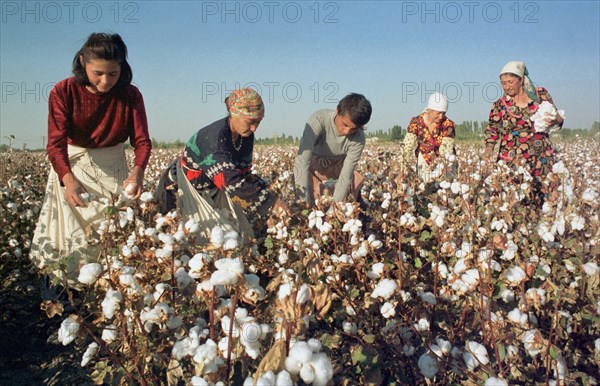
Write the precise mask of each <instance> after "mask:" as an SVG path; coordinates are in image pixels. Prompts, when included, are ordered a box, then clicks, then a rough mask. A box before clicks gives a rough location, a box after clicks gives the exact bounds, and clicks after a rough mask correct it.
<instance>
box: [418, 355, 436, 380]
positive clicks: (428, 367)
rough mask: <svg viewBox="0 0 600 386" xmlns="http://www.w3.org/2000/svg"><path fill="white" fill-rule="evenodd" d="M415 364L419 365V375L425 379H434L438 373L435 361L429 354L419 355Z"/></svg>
mask: <svg viewBox="0 0 600 386" xmlns="http://www.w3.org/2000/svg"><path fill="white" fill-rule="evenodd" d="M417 364H418V365H419V370H420V371H421V374H423V376H424V377H425V378H429V379H431V378H433V377H435V374H436V373H437V372H438V363H437V360H436V359H435V358H434V357H433V356H431V355H430V354H423V355H421V356H420V357H419V361H418V362H417Z"/></svg>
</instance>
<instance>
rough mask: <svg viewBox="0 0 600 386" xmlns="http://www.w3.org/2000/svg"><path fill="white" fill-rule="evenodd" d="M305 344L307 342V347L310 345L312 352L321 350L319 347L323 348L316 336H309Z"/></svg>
mask: <svg viewBox="0 0 600 386" xmlns="http://www.w3.org/2000/svg"><path fill="white" fill-rule="evenodd" d="M306 344H308V347H310V349H311V350H312V351H313V352H314V353H315V352H319V351H321V349H322V348H323V345H322V344H321V341H320V340H318V339H316V338H310V339H309V340H308V342H306Z"/></svg>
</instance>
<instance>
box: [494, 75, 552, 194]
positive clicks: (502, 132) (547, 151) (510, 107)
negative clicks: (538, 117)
mask: <svg viewBox="0 0 600 386" xmlns="http://www.w3.org/2000/svg"><path fill="white" fill-rule="evenodd" d="M536 92H537V95H538V97H539V99H540V103H541V102H543V101H548V102H550V103H552V105H554V102H553V101H552V98H551V97H550V94H548V91H546V89H544V88H541V87H538V88H537V89H536ZM538 107H539V103H536V102H534V101H531V100H530V101H529V103H528V105H527V106H526V107H519V106H517V105H516V104H515V103H514V100H513V99H512V98H510V97H509V96H503V97H502V98H500V99H498V100H497V101H496V102H494V105H493V106H492V110H491V111H490V118H489V125H488V127H487V129H486V130H485V144H486V148H488V149H491V148H493V147H495V146H496V145H497V144H498V143H499V145H500V149H499V152H498V157H497V160H503V161H504V162H506V164H507V165H509V166H510V167H512V168H513V169H517V168H518V167H519V166H520V165H522V164H525V165H527V167H528V168H529V172H530V173H531V175H532V176H533V177H534V179H535V180H536V181H537V183H538V184H539V183H541V181H542V180H544V178H545V177H546V175H547V174H548V173H549V172H550V171H551V170H552V165H553V164H554V152H555V150H554V148H553V147H552V143H551V142H550V139H549V137H548V133H537V132H536V131H535V129H534V125H533V122H532V121H531V119H530V117H531V116H532V115H533V114H535V112H536V111H537V109H538Z"/></svg>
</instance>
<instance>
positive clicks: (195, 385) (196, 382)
mask: <svg viewBox="0 0 600 386" xmlns="http://www.w3.org/2000/svg"><path fill="white" fill-rule="evenodd" d="M251 379H252V378H251ZM192 386H210V383H208V381H205V380H204V378H201V377H198V376H193V377H192Z"/></svg>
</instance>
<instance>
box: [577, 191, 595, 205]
mask: <svg viewBox="0 0 600 386" xmlns="http://www.w3.org/2000/svg"><path fill="white" fill-rule="evenodd" d="M581 199H582V200H583V201H584V202H586V203H588V204H590V205H594V204H596V203H597V202H598V193H597V192H596V191H595V190H594V189H593V188H587V189H586V190H585V191H584V192H583V194H582V195H581Z"/></svg>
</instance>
